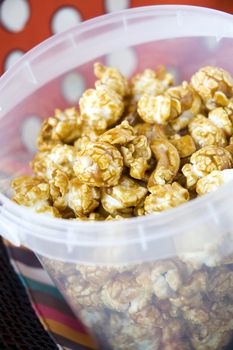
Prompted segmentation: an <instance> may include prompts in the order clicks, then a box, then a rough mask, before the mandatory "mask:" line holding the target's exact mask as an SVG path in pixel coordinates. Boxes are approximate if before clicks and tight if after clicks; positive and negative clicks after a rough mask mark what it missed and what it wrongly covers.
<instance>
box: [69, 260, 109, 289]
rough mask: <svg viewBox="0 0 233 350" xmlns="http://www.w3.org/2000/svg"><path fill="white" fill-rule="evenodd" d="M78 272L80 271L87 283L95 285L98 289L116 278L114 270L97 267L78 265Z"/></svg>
mask: <svg viewBox="0 0 233 350" xmlns="http://www.w3.org/2000/svg"><path fill="white" fill-rule="evenodd" d="M76 270H77V271H79V272H80V273H81V275H82V277H83V279H84V280H85V281H87V282H88V283H91V284H94V285H96V286H97V287H102V286H103V285H104V283H106V282H108V281H109V280H110V279H111V278H112V277H114V272H113V269H111V268H108V267H103V266H95V265H81V264H77V265H76Z"/></svg>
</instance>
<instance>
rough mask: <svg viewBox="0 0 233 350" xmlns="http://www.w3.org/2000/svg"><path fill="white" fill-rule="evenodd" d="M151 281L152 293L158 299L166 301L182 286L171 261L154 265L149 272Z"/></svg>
mask: <svg viewBox="0 0 233 350" xmlns="http://www.w3.org/2000/svg"><path fill="white" fill-rule="evenodd" d="M151 280H152V285H153V291H154V293H155V295H156V296H157V298H159V299H167V298H168V297H170V296H171V295H173V294H174V293H176V292H177V291H178V289H179V288H180V287H181V285H182V277H181V275H180V272H179V269H178V268H177V266H176V264H175V263H173V262H172V261H167V262H166V261H162V262H157V263H155V265H154V267H153V269H152V271H151Z"/></svg>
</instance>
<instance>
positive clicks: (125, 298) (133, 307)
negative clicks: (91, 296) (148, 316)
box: [101, 272, 150, 313]
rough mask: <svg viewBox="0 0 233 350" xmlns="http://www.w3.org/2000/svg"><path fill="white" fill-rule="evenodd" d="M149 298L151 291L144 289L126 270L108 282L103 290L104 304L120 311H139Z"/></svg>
mask: <svg viewBox="0 0 233 350" xmlns="http://www.w3.org/2000/svg"><path fill="white" fill-rule="evenodd" d="M149 298H150V292H149V291H146V290H143V288H142V287H141V286H140V285H139V284H138V283H137V282H136V281H135V279H134V277H133V275H129V274H127V273H124V272H123V273H121V274H119V275H118V276H117V279H113V280H111V281H109V282H107V283H106V285H105V286H104V287H103V289H102V292H101V299H102V301H103V303H104V305H105V306H106V307H109V308H110V309H113V310H116V311H118V312H122V311H126V310H129V312H130V313H134V312H137V311H138V310H140V309H141V308H143V307H144V306H145V305H146V303H147V302H148V300H149Z"/></svg>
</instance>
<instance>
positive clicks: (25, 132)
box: [21, 116, 41, 152]
mask: <svg viewBox="0 0 233 350" xmlns="http://www.w3.org/2000/svg"><path fill="white" fill-rule="evenodd" d="M40 127H41V119H40V118H39V117H37V116H31V117H28V118H26V119H25V120H24V122H23V125H22V128H21V137H22V142H23V144H24V145H25V146H26V147H27V149H28V150H29V151H30V152H35V151H36V149H37V146H36V139H37V136H38V133H39V131H40Z"/></svg>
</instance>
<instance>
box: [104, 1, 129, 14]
mask: <svg viewBox="0 0 233 350" xmlns="http://www.w3.org/2000/svg"><path fill="white" fill-rule="evenodd" d="M129 5H130V1H129V0H105V7H106V11H107V12H114V11H120V10H125V9H127V8H128V7H129Z"/></svg>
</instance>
